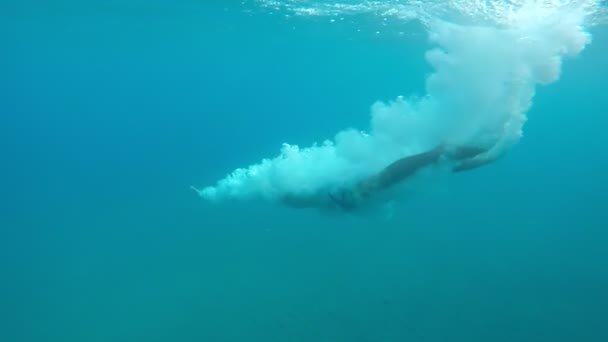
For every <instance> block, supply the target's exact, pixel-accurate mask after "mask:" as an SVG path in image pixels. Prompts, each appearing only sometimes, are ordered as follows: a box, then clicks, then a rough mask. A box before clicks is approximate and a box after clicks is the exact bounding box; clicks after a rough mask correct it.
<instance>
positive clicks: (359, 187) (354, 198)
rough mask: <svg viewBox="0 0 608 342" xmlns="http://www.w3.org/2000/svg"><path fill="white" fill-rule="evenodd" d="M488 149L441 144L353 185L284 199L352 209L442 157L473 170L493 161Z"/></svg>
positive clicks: (305, 204)
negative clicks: (489, 156) (450, 146)
mask: <svg viewBox="0 0 608 342" xmlns="http://www.w3.org/2000/svg"><path fill="white" fill-rule="evenodd" d="M487 150H488V149H487V148H479V147H458V148H448V147H446V145H445V144H440V145H439V146H437V147H435V148H434V149H432V150H430V151H427V152H422V153H419V154H415V155H412V156H407V157H404V158H401V159H398V160H396V161H394V162H393V163H391V164H390V165H388V166H386V167H385V168H384V169H382V170H381V171H380V172H378V173H376V174H374V175H372V176H370V177H367V178H364V179H362V180H360V181H358V182H356V183H355V184H354V185H353V186H347V187H337V188H335V189H326V190H325V191H321V192H318V193H315V194H313V195H307V196H298V195H294V194H288V195H285V196H283V197H282V199H281V202H282V203H283V204H285V205H288V206H290V207H295V208H313V207H318V208H337V209H340V210H342V211H353V210H356V209H358V208H360V207H361V206H363V205H364V204H366V203H368V202H369V201H370V200H371V199H372V198H373V197H374V196H375V195H378V194H380V193H381V192H383V191H386V190H388V189H390V188H392V187H394V186H396V185H398V184H400V183H402V182H403V181H405V180H406V179H408V178H410V177H412V176H414V175H415V174H416V173H417V172H418V171H420V170H422V169H424V168H426V167H429V166H432V165H437V164H439V163H440V161H441V160H442V159H445V160H446V161H447V162H449V163H451V165H450V170H451V172H462V171H466V170H471V169H474V168H477V167H480V166H482V165H485V164H487V163H490V162H492V161H493V160H494V159H493V158H488V157H487V156H485V155H484V154H485V152H487Z"/></svg>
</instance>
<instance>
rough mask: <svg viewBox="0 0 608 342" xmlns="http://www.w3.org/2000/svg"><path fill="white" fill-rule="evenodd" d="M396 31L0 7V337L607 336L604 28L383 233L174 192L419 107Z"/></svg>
mask: <svg viewBox="0 0 608 342" xmlns="http://www.w3.org/2000/svg"><path fill="white" fill-rule="evenodd" d="M244 8H245V9H253V10H254V13H248V12H243V11H242V10H243V9H244ZM370 25H372V24H370ZM406 29H407V32H408V35H407V37H397V36H393V35H379V36H378V35H375V34H374V33H373V31H374V30H373V29H370V30H369V32H367V31H365V30H364V32H361V33H359V32H357V31H356V30H354V28H353V27H352V26H349V25H347V24H342V25H337V24H331V23H329V22H328V21H327V20H325V19H321V18H319V19H314V18H313V19H310V18H307V19H303V18H291V19H286V18H284V17H282V16H280V15H271V14H269V13H267V12H265V11H261V10H259V9H256V7H255V6H253V5H252V4H248V3H247V4H241V3H240V2H238V1H222V2H221V4H218V5H212V4H206V3H205V2H197V1H178V2H177V4H173V3H169V2H166V1H151V2H150V1H135V0H130V1H122V2H121V1H109V2H108V1H98V0H96V1H88V2H86V3H85V2H81V1H62V2H56V3H37V2H35V1H25V2H18V3H17V2H15V3H13V4H2V5H0V42H1V49H0V152H2V155H1V164H0V176H1V177H0V185H1V189H2V190H1V194H2V196H1V197H0V198H1V199H0V201H1V202H0V203H1V206H0V215H1V216H0V229H1V230H0V233H1V235H0V271H1V273H0V274H1V275H2V276H1V278H0V341H10V342H18V341H37V342H38V341H294V342H295V341H552V342H554V341H608V324H607V323H608V319H607V318H606V317H608V309H607V308H608V295H607V294H606V289H607V288H608V249H607V248H606V246H607V245H608V232H607V231H606V228H607V227H608V224H607V222H608V207H607V205H608V153H607V152H606V151H607V150H608V135H607V134H606V127H608V116H606V108H608V98H607V97H606V96H605V91H604V86H605V84H604V83H605V80H606V79H608V58H606V54H607V52H608V29H606V28H605V27H595V28H593V29H592V31H591V32H592V33H593V38H594V42H593V44H592V45H590V46H589V47H588V48H587V49H586V50H585V51H584V52H583V53H582V54H581V55H580V56H578V57H577V58H574V59H571V60H567V61H566V62H565V64H564V66H563V75H562V78H561V80H560V81H559V82H557V83H555V84H552V85H550V86H547V87H541V88H539V89H538V92H537V95H536V97H535V100H534V106H533V108H532V110H531V111H530V113H529V118H530V120H529V122H528V123H527V125H526V127H525V131H524V132H525V137H524V139H523V140H522V142H521V143H520V144H518V145H517V146H516V148H514V149H513V150H512V151H510V152H509V154H508V155H507V156H506V158H504V159H502V160H500V161H498V162H497V163H495V164H492V165H490V166H488V167H485V168H482V169H479V170H476V171H475V172H471V173H468V174H462V175H458V176H457V177H456V176H455V177H454V178H453V179H451V180H450V182H449V187H448V188H446V189H441V190H439V191H434V192H432V193H430V194H426V195H423V196H420V197H419V198H415V199H412V200H411V201H409V202H408V203H407V205H406V206H405V207H404V211H402V212H399V213H398V214H397V215H396V216H395V218H394V219H392V220H389V221H384V220H375V219H353V218H349V217H345V218H339V217H338V218H336V217H325V216H322V215H318V214H317V213H316V212H313V211H296V210H289V209H286V208H280V207H277V206H274V205H271V204H268V203H256V202H253V203H246V204H238V203H237V204H232V203H227V204H221V205H212V204H208V203H205V202H203V201H201V199H200V198H198V197H197V196H196V194H195V193H193V192H192V191H190V189H189V186H190V185H192V184H196V185H200V184H203V185H204V184H211V183H213V182H214V181H215V180H217V179H219V178H221V177H223V176H224V175H225V174H226V173H227V172H228V171H230V170H232V169H234V168H235V167H237V166H244V165H249V164H251V163H253V162H257V161H258V160H259V159H260V158H261V157H263V156H272V155H276V153H277V152H278V149H279V147H280V144H281V143H282V142H284V141H289V142H291V143H298V144H302V145H307V144H309V143H310V142H311V141H315V140H321V139H324V138H326V137H331V136H332V135H333V134H334V133H335V132H336V131H337V130H339V129H342V128H344V126H345V125H353V126H359V127H365V125H366V124H367V121H368V109H369V106H370V105H371V104H372V103H373V102H374V101H376V100H379V99H383V100H385V99H391V98H394V97H395V96H397V95H402V94H411V93H419V94H423V93H424V80H425V77H426V76H427V75H428V74H429V73H430V72H431V69H430V67H429V66H428V65H427V64H426V62H425V60H424V51H425V50H426V49H427V48H428V42H427V39H426V35H425V32H424V31H423V30H422V28H421V27H419V26H418V25H417V24H407V27H406Z"/></svg>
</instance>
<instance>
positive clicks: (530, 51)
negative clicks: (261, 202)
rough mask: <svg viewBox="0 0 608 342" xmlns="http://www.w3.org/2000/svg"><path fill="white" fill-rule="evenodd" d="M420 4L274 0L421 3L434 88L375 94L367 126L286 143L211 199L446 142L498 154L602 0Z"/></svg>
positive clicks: (250, 193)
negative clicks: (414, 93)
mask: <svg viewBox="0 0 608 342" xmlns="http://www.w3.org/2000/svg"><path fill="white" fill-rule="evenodd" d="M416 3H417V4H418V7H416V6H414V2H402V3H401V4H400V5H398V6H395V5H394V3H393V2H392V1H385V2H382V1H376V2H362V3H360V4H352V3H351V4H350V5H349V6H346V5H344V6H338V4H336V3H329V2H320V3H315V2H313V1H298V2H294V1H274V2H273V5H274V6H275V7H281V6H282V7H283V8H285V9H287V10H290V9H291V10H294V11H295V10H296V9H298V10H299V12H298V13H300V14H302V13H306V12H305V11H304V9H305V8H306V5H307V6H308V8H309V9H311V12H312V10H313V9H314V13H315V15H323V13H324V11H326V12H327V13H331V15H335V14H336V13H341V14H350V13H368V12H373V13H378V9H382V11H380V12H381V13H382V15H394V16H396V17H399V15H398V14H397V12H401V13H409V14H408V16H407V17H408V18H411V17H412V15H411V11H413V10H416V11H417V12H416V13H418V18H419V19H421V20H422V21H423V23H424V24H425V26H426V27H427V29H428V33H429V38H430V40H431V42H432V43H433V44H434V45H435V47H434V48H432V49H431V50H429V51H427V52H426V60H427V61H428V63H429V64H430V65H431V66H432V67H433V68H434V69H435V71H434V73H433V74H431V75H430V76H429V77H428V79H427V80H426V90H427V94H426V96H424V97H422V98H409V99H407V100H406V99H404V98H402V97H398V98H396V99H395V100H394V101H390V102H388V103H384V102H377V103H375V104H373V105H372V107H371V110H370V114H371V118H370V125H369V128H368V130H367V132H362V131H359V130H355V129H345V130H343V131H340V132H338V133H337V134H336V136H335V137H334V138H333V139H332V140H327V141H325V142H323V143H321V144H313V145H311V146H310V147H305V148H300V147H299V146H295V145H289V144H284V145H283V147H282V148H281V150H280V153H279V155H278V156H276V157H274V158H272V159H263V160H262V161H261V162H259V163H257V164H254V165H251V166H249V167H246V168H239V169H236V170H235V171H233V172H232V173H230V174H229V175H228V176H226V177H225V178H224V179H222V180H220V181H219V182H218V183H217V184H216V185H215V186H211V187H207V188H205V189H203V190H202V191H200V192H199V193H200V194H201V196H202V197H203V198H205V199H208V200H212V201H221V200H226V199H256V198H261V199H266V200H270V201H276V200H280V199H282V198H284V197H285V196H292V195H295V196H301V197H306V196H315V194H318V193H324V192H326V191H328V189H332V188H334V187H337V186H342V185H345V184H346V185H348V184H352V183H354V182H357V181H359V180H361V179H362V178H364V177H367V176H370V175H372V174H374V173H375V172H378V171H379V170H381V169H382V168H383V167H384V166H386V165H388V164H390V163H391V162H392V161H394V160H396V159H398V158H401V157H404V156H408V155H413V154H416V153H419V152H423V151H426V150H428V149H431V148H433V147H435V146H436V145H437V144H439V143H442V142H448V143H449V144H452V145H473V146H480V147H485V148H487V149H488V152H486V153H485V154H484V155H481V156H480V158H486V159H489V160H491V159H495V158H499V157H500V156H502V155H503V154H504V153H506V152H507V151H508V150H509V149H510V147H512V146H513V145H514V144H516V143H517V142H518V141H519V140H520V138H521V136H522V134H523V126H524V124H525V122H526V120H527V116H526V113H527V112H528V110H529V109H530V107H531V106H532V99H533V97H534V93H535V87H536V86H537V85H538V84H549V83H552V82H555V81H557V80H558V79H559V77H560V73H561V69H562V60H563V58H564V57H573V56H576V55H578V54H579V53H580V52H581V51H582V50H583V49H584V47H585V46H586V45H587V44H589V43H590V42H591V37H590V35H589V33H588V32H586V31H585V29H584V27H585V24H587V23H588V21H589V18H590V17H594V16H593V14H594V13H596V9H597V6H596V5H597V2H594V1H578V2H577V1H569V2H568V1H559V2H555V1H520V2H516V1H509V2H505V1H493V2H479V1H473V0H470V1H451V2H445V1H441V2H433V1H429V2H425V3H424V4H420V3H419V2H416ZM442 4H443V6H441V5H442ZM488 4H492V5H491V6H490V5H488ZM391 9H392V11H391ZM446 9H448V11H449V10H451V11H452V13H450V12H448V13H447V14H446ZM404 17H405V16H404ZM446 18H458V20H448V19H446Z"/></svg>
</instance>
